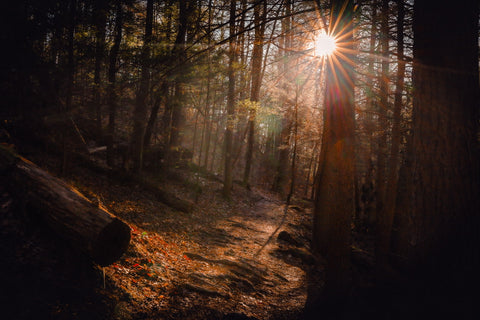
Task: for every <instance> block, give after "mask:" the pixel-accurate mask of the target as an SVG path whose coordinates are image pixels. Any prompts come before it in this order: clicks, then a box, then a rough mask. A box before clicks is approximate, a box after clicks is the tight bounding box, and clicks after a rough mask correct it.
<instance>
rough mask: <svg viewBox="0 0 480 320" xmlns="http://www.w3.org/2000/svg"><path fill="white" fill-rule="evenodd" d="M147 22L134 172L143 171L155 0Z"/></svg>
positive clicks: (134, 134) (137, 105) (150, 2)
mask: <svg viewBox="0 0 480 320" xmlns="http://www.w3.org/2000/svg"><path fill="white" fill-rule="evenodd" d="M146 15H147V16H146V20H145V35H144V40H143V48H142V54H141V62H140V63H141V64H142V71H141V76H140V86H139V89H138V92H137V96H136V101H135V110H134V112H133V132H132V158H133V171H135V172H139V171H140V170H142V162H143V142H144V135H145V122H146V117H147V101H146V100H147V96H148V87H149V80H150V61H149V60H150V51H151V48H150V44H151V42H152V26H153V0H148V1H147V12H146Z"/></svg>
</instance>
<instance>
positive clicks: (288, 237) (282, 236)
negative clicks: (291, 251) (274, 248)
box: [277, 230, 301, 247]
mask: <svg viewBox="0 0 480 320" xmlns="http://www.w3.org/2000/svg"><path fill="white" fill-rule="evenodd" d="M277 239H278V240H282V241H285V242H287V243H289V244H291V245H293V246H295V247H301V244H300V243H299V242H298V240H296V239H295V238H294V237H293V236H292V235H291V234H290V233H288V232H287V231H285V230H283V231H281V232H280V233H279V234H278V237H277Z"/></svg>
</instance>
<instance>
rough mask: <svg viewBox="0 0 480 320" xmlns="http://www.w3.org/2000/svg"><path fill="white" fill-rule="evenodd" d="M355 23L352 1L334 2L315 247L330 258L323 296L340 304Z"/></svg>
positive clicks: (351, 206)
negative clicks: (333, 46)
mask: <svg viewBox="0 0 480 320" xmlns="http://www.w3.org/2000/svg"><path fill="white" fill-rule="evenodd" d="M342 8H344V10H342ZM352 20H353V1H351V0H349V1H346V2H344V1H333V3H332V21H331V23H330V28H331V30H330V32H331V33H332V34H334V35H335V36H336V37H337V38H338V39H339V40H338V41H337V46H338V48H337V50H338V51H340V52H341V55H340V54H338V55H336V56H335V58H336V60H337V61H336V62H335V63H334V62H333V61H327V64H326V65H327V70H326V85H327V87H326V95H325V116H324V136H323V140H322V150H321V153H322V155H321V160H320V161H321V164H320V167H319V173H318V174H319V176H318V177H317V188H316V199H315V209H314V229H313V232H314V233H313V246H314V250H315V251H317V252H320V253H322V254H325V256H326V258H327V267H326V282H325V289H324V297H328V299H333V300H334V301H335V302H338V301H339V300H341V299H343V298H344V297H345V295H346V294H347V292H348V289H349V286H350V281H351V270H350V254H351V253H350V245H351V234H350V227H351V218H352V216H353V214H354V211H355V199H354V193H355V190H354V158H355V157H354V147H355V141H354V135H355V125H354V124H355V112H354V84H353V83H354V82H353V81H354V79H353V77H354V74H353V66H352V65H351V63H352V62H351V61H353V55H352V52H353V24H352V23H353V22H352ZM334 54H335V53H334ZM328 59H331V57H329V58H328ZM332 60H333V59H332ZM339 92H340V93H341V94H338V93H339Z"/></svg>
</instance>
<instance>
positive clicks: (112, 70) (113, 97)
mask: <svg viewBox="0 0 480 320" xmlns="http://www.w3.org/2000/svg"><path fill="white" fill-rule="evenodd" d="M122 29H123V9H122V0H117V1H116V19H115V31H114V32H115V37H114V40H113V46H112V48H111V49H110V56H109V59H110V61H109V66H108V87H107V90H108V94H107V96H108V133H107V163H108V165H109V166H113V165H114V154H113V141H114V137H115V116H116V112H117V92H116V76H117V57H118V52H119V51H120V43H121V41H122Z"/></svg>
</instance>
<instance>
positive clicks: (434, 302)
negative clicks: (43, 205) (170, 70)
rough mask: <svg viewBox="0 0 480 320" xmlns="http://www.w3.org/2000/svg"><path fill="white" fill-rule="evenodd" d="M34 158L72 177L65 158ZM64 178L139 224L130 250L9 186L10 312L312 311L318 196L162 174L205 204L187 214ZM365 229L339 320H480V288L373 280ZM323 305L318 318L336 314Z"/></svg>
mask: <svg viewBox="0 0 480 320" xmlns="http://www.w3.org/2000/svg"><path fill="white" fill-rule="evenodd" d="M26 156H27V158H29V159H30V160H32V161H33V162H35V163H37V164H38V165H39V166H40V167H42V168H45V169H46V170H47V171H49V172H51V173H52V174H54V175H56V176H59V175H60V171H59V168H60V167H61V162H60V160H59V159H58V158H55V157H52V156H49V155H46V154H45V153H40V154H36V153H30V154H27V155H26ZM0 178H1V177H0ZM64 180H65V181H66V182H67V183H69V184H71V185H72V186H74V187H75V188H77V189H78V190H79V191H80V192H82V193H83V194H84V195H85V196H86V197H87V198H89V199H91V200H92V201H94V202H98V204H99V205H100V206H103V207H105V208H106V209H107V210H108V211H110V212H112V213H114V214H115V215H117V216H118V217H120V218H121V219H122V220H124V221H125V222H126V223H128V224H129V226H130V227H131V230H132V239H131V242H130V246H129V248H128V250H127V252H126V253H125V254H124V255H123V256H122V257H121V259H119V260H118V261H116V262H115V263H113V264H112V265H110V266H108V267H105V268H100V267H99V266H97V265H95V264H93V263H92V262H91V261H90V259H88V258H87V257H85V256H84V255H83V254H81V253H79V252H77V251H75V250H73V248H71V247H70V246H69V244H68V243H65V242H64V241H63V240H62V239H60V238H58V237H57V236H56V235H55V234H53V233H52V232H51V231H50V230H49V228H48V227H47V226H46V225H44V223H43V221H42V220H41V219H40V218H39V217H38V216H36V215H35V212H32V211H31V210H28V206H27V208H25V205H24V204H23V203H22V201H15V200H14V199H22V195H12V194H10V193H9V190H8V189H7V188H6V186H5V185H4V184H3V183H0V317H1V318H2V319H85V320H86V319H89V320H100V319H111V320H134V319H170V320H174V319H175V320H176V319H186V320H189V319H199V320H201V319H212V320H215V319H222V320H223V319H224V320H227V319H230V320H233V319H237V320H241V319H250V320H255V319H264V320H267V319H268V320H281V319H285V320H287V319H288V320H295V319H304V318H305V317H304V314H303V313H304V307H305V303H306V301H307V294H308V295H312V296H314V294H315V292H313V291H312V284H314V286H313V288H314V289H315V288H317V287H318V288H321V283H322V276H323V271H322V261H314V258H313V256H312V255H311V254H310V252H309V244H310V238H311V235H310V232H311V231H310V230H311V225H312V221H311V216H312V215H311V204H310V203H309V202H308V201H301V200H296V201H294V203H293V205H291V206H289V207H288V208H286V206H285V203H284V202H283V201H281V200H280V199H279V198H278V196H276V195H275V194H271V193H268V192H266V191H263V190H260V189H255V188H254V189H252V190H247V189H246V188H244V187H241V186H239V185H235V186H234V190H233V192H232V199H231V200H225V199H224V198H223V197H222V195H221V188H222V184H221V183H220V182H219V181H217V180H218V179H215V178H214V177H212V176H211V175H203V174H200V173H198V172H196V171H195V170H192V169H183V170H177V171H176V172H174V174H171V175H170V176H169V177H156V178H155V179H154V181H155V183H157V184H158V187H160V188H162V189H163V190H168V192H170V193H171V194H173V195H175V196H177V197H178V198H181V199H184V200H188V201H191V202H192V203H194V205H193V209H192V210H191V211H189V212H188V213H185V212H182V211H176V210H174V209H172V208H171V207H169V206H167V205H165V204H164V203H162V202H161V201H159V198H158V194H155V193H154V192H153V193H152V192H150V191H149V189H148V188H147V189H146V188H144V187H142V184H141V182H134V181H133V182H132V181H131V180H130V181H122V179H118V178H116V179H112V177H111V176H109V175H108V174H101V173H98V171H92V170H91V169H86V168H85V167H84V166H82V165H78V164H75V163H73V164H72V166H71V167H70V170H69V174H68V175H67V176H66V177H65V178H64ZM279 226H280V228H279V229H278V230H277V228H278V227H279ZM274 231H277V232H275V233H274ZM272 235H273V236H272ZM353 236H354V237H353V246H352V265H353V282H354V287H353V289H352V293H351V298H350V300H349V301H346V303H345V305H344V306H342V308H340V309H336V310H335V317H334V318H335V319H368V320H372V319H406V318H408V319H441V318H445V317H449V318H451V319H452V318H453V319H478V317H473V316H472V315H474V314H478V310H477V309H478V308H476V307H474V306H475V305H476V301H478V300H477V299H476V298H475V297H478V295H476V294H471V293H470V292H467V291H465V290H463V288H461V287H459V288H454V289H455V290H452V288H451V287H446V286H444V285H443V284H442V283H443V282H442V279H443V278H446V277H448V276H449V275H442V274H440V277H438V278H435V285H433V286H432V285H431V284H432V283H424V282H423V281H420V282H418V279H416V280H412V279H408V275H406V276H407V277H405V278H400V281H397V282H396V283H393V284H388V283H386V284H381V285H378V284H377V285H376V286H373V283H374V281H375V279H374V274H373V270H374V261H373V254H372V251H373V249H372V248H373V243H372V240H373V239H371V238H369V236H368V235H366V234H359V233H357V232H356V231H355V230H354V232H353ZM314 262H318V263H316V267H313V265H314V264H315V263H314ZM307 291H308V292H307ZM317 312H320V313H317ZM322 312H324V311H321V310H320V311H315V318H316V317H317V315H322V316H321V318H322V319H323V318H325V317H324V315H323V314H322ZM325 319H326V318H325Z"/></svg>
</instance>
